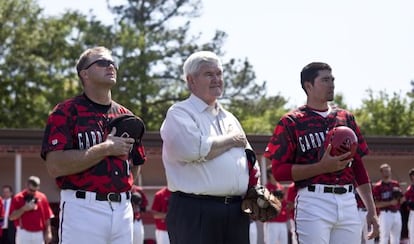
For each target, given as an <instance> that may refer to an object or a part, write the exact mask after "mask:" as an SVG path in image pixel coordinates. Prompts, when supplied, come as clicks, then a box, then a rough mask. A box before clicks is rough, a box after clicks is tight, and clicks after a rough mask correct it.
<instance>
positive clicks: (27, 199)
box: [9, 176, 54, 244]
mask: <svg viewBox="0 0 414 244" xmlns="http://www.w3.org/2000/svg"><path fill="white" fill-rule="evenodd" d="M39 189H40V179H39V177H37V176H30V177H29V178H28V180H27V188H26V189H25V190H23V191H21V192H19V193H17V194H16V195H15V196H14V197H13V199H12V204H11V206H10V216H9V218H10V220H13V221H14V223H15V225H16V226H17V230H16V244H32V243H33V244H39V243H50V241H51V240H52V231H51V228H50V219H51V218H53V217H54V215H53V212H52V209H51V208H50V205H49V201H48V200H47V197H46V195H45V194H43V193H42V192H40V191H39Z"/></svg>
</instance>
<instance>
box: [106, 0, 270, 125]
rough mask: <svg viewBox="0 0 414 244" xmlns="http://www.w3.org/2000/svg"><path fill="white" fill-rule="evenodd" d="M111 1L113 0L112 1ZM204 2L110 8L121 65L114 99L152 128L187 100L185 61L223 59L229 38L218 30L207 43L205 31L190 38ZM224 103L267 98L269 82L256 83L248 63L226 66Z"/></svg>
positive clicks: (137, 0) (136, 0)
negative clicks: (202, 55)
mask: <svg viewBox="0 0 414 244" xmlns="http://www.w3.org/2000/svg"><path fill="white" fill-rule="evenodd" d="M109 3H110V2H109ZM200 6H201V2H200V1H199V0H178V1H177V0H154V1H152V0H151V1H148V0H128V1H127V2H126V3H125V4H123V5H116V6H109V8H110V10H111V12H112V13H114V15H115V19H116V26H114V28H113V32H114V33H113V35H114V36H115V39H116V44H115V45H114V47H113V50H114V51H115V55H116V56H117V58H118V59H119V61H120V70H119V79H118V88H119V92H114V95H113V96H114V98H115V99H116V100H118V101H120V102H121V103H122V104H124V105H126V106H127V107H129V108H131V109H132V110H133V112H134V113H136V114H137V115H139V116H141V117H142V118H143V119H144V121H145V123H146V125H147V127H148V128H149V130H158V129H159V127H160V125H161V123H162V120H163V119H164V116H165V113H166V110H167V109H168V107H169V106H170V105H171V104H173V103H174V102H176V101H178V100H182V99H184V98H185V97H186V96H188V90H187V86H186V84H185V83H184V81H183V80H182V79H181V75H182V71H181V70H182V69H181V67H182V64H183V61H184V60H185V59H186V58H187V57H188V56H189V55H190V54H191V53H192V52H194V51H197V50H210V51H213V52H215V53H217V54H218V55H223V51H222V45H223V42H224V41H225V39H226V37H227V35H226V34H225V33H224V32H222V31H216V33H215V35H214V36H213V37H212V39H211V40H210V41H208V42H207V43H200V44H199V42H200V38H199V37H200V36H201V33H198V34H197V35H192V34H190V19H191V18H195V17H198V16H199V15H200ZM224 80H225V83H226V91H225V93H224V95H223V101H224V102H225V104H227V105H228V104H230V103H231V102H232V100H234V99H240V98H243V99H246V100H250V101H251V100H255V99H257V98H259V97H261V96H263V95H265V92H266V89H263V88H265V86H266V84H265V83H263V85H257V84H256V83H255V74H254V71H253V68H252V66H251V64H250V63H249V62H248V61H247V60H244V61H242V60H240V59H231V60H230V61H229V62H228V63H226V64H224Z"/></svg>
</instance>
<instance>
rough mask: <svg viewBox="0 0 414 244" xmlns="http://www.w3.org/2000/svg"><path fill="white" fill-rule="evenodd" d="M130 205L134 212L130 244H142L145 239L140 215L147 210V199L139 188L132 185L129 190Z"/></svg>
mask: <svg viewBox="0 0 414 244" xmlns="http://www.w3.org/2000/svg"><path fill="white" fill-rule="evenodd" d="M131 193H132V195H131V203H132V210H133V212H134V236H133V239H132V244H143V243H144V239H145V233H144V224H143V223H142V213H143V212H145V211H146V210H147V206H148V199H147V196H146V195H145V193H144V191H143V190H142V188H141V187H139V186H137V185H133V186H132V188H131Z"/></svg>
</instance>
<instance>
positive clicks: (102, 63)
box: [84, 59, 117, 69]
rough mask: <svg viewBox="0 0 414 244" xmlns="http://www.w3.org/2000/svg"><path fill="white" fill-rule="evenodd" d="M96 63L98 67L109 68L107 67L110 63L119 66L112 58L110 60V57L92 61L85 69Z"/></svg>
mask: <svg viewBox="0 0 414 244" xmlns="http://www.w3.org/2000/svg"><path fill="white" fill-rule="evenodd" d="M94 64H96V65H98V67H101V68H107V67H109V65H111V64H112V65H113V66H114V67H115V69H116V68H117V67H116V64H115V62H114V61H112V60H108V59H98V60H95V61H93V62H92V63H90V64H89V65H88V66H86V67H85V68H84V69H89V68H90V67H91V66H92V65H94Z"/></svg>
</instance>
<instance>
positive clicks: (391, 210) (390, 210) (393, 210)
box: [381, 209, 398, 213]
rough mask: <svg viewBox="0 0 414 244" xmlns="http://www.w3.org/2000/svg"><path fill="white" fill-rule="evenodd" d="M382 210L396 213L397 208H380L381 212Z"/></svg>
mask: <svg viewBox="0 0 414 244" xmlns="http://www.w3.org/2000/svg"><path fill="white" fill-rule="evenodd" d="M382 211H384V212H391V213H396V212H398V210H397V209H381V212H382Z"/></svg>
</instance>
